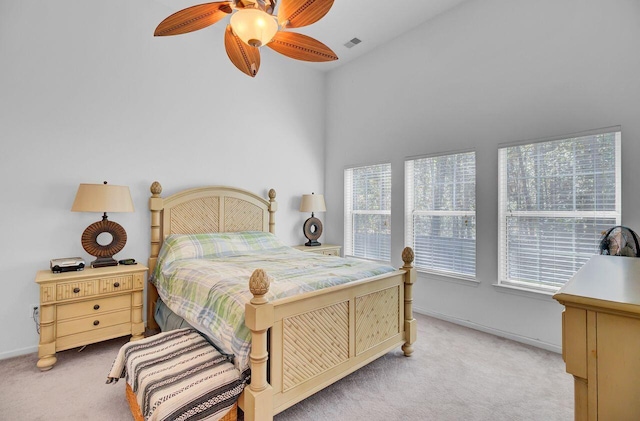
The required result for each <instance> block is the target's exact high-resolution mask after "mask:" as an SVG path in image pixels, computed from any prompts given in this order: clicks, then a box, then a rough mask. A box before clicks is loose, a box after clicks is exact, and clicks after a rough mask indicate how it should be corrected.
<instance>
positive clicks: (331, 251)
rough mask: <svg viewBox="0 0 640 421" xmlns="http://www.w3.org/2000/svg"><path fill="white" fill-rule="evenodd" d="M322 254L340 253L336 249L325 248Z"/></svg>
mask: <svg viewBox="0 0 640 421" xmlns="http://www.w3.org/2000/svg"><path fill="white" fill-rule="evenodd" d="M322 254H324V255H325V256H339V255H340V253H339V252H338V250H336V249H332V250H323V251H322Z"/></svg>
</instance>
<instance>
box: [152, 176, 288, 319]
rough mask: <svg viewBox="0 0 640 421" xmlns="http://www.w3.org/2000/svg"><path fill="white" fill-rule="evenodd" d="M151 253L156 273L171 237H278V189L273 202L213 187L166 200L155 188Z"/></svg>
mask: <svg viewBox="0 0 640 421" xmlns="http://www.w3.org/2000/svg"><path fill="white" fill-rule="evenodd" d="M150 190H151V198H150V199H149V209H150V211H151V253H150V255H149V269H150V270H153V268H154V267H155V265H156V260H157V259H158V253H159V252H160V247H161V246H162V241H163V240H164V238H165V237H166V236H167V235H169V234H197V233H204V232H231V231H268V232H271V233H273V234H275V229H276V223H275V212H276V210H277V209H278V204H277V202H276V200H275V199H276V192H275V190H273V189H271V190H269V200H266V199H263V198H262V197H260V196H258V195H256V194H253V193H251V192H249V191H246V190H242V189H237V188H234V187H225V186H209V187H199V188H194V189H188V190H183V191H181V192H178V193H175V194H173V195H171V196H168V197H166V198H163V197H162V196H161V194H162V186H161V185H160V183H158V182H157V181H155V182H154V183H153V184H152V185H151V188H150ZM155 298H157V292H156V291H155V287H154V286H153V285H152V284H151V283H149V284H148V290H147V308H148V313H147V323H149V324H150V325H151V326H153V325H155V322H154V321H153V312H152V311H153V310H152V308H153V305H152V303H154V302H155Z"/></svg>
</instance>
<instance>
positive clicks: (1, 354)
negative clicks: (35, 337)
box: [0, 345, 38, 364]
mask: <svg viewBox="0 0 640 421" xmlns="http://www.w3.org/2000/svg"><path fill="white" fill-rule="evenodd" d="M34 352H38V346H37V345H35V346H29V347H26V348H20V349H14V350H12V351H7V352H0V360H6V359H7V358H13V357H19V356H20V355H26V354H31V353H34ZM34 364H35V360H34Z"/></svg>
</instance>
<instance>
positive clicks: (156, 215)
mask: <svg viewBox="0 0 640 421" xmlns="http://www.w3.org/2000/svg"><path fill="white" fill-rule="evenodd" d="M149 190H151V197H150V198H149V210H150V211H151V254H150V255H149V271H153V269H154V268H155V266H156V261H157V260H158V253H160V246H161V244H162V243H161V238H160V235H161V234H160V216H161V215H160V212H161V211H162V208H163V204H162V197H161V196H160V194H162V186H161V185H160V183H158V182H157V181H154V182H153V184H151V187H150V188H149ZM149 276H151V273H149ZM157 299H158V290H157V289H156V287H155V285H153V284H152V283H151V282H149V281H148V280H147V328H149V329H152V330H158V329H160V327H159V326H158V323H156V319H155V317H154V313H155V306H156V300H157Z"/></svg>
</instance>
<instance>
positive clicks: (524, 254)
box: [498, 131, 621, 292]
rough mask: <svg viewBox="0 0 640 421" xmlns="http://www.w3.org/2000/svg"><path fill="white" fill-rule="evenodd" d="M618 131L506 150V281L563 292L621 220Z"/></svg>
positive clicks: (502, 236) (502, 186)
mask: <svg viewBox="0 0 640 421" xmlns="http://www.w3.org/2000/svg"><path fill="white" fill-rule="evenodd" d="M620 138H621V134H620V132H619V131H611V132H607V133H599V134H594V135H589V136H581V137H574V138H570V139H561V140H554V141H545V142H538V143H530V144H525V145H518V146H510V147H503V148H500V149H499V152H498V154H499V174H500V176H499V257H498V258H499V262H498V263H499V270H500V274H499V284H505V285H511V286H516V287H522V288H526V289H533V290H543V291H550V292H553V291H556V290H557V289H559V288H560V287H561V286H562V285H564V284H565V283H566V282H567V281H568V280H569V279H570V278H571V277H572V276H573V275H574V274H575V273H576V271H577V270H578V269H580V267H582V265H583V264H584V263H585V262H586V261H587V260H589V258H590V257H591V256H592V255H594V254H596V253H597V252H598V244H599V242H600V238H601V234H602V231H604V230H605V229H607V228H609V227H612V226H615V225H619V224H620Z"/></svg>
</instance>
